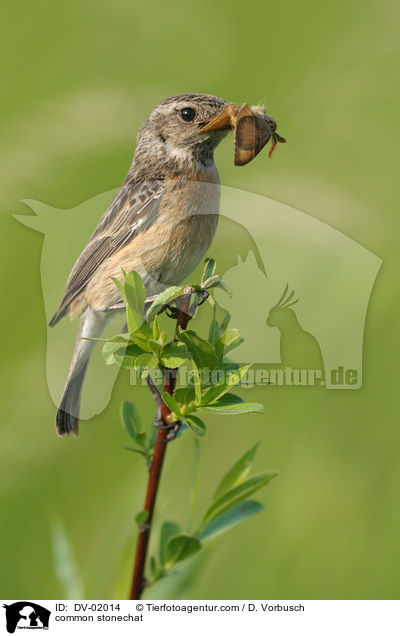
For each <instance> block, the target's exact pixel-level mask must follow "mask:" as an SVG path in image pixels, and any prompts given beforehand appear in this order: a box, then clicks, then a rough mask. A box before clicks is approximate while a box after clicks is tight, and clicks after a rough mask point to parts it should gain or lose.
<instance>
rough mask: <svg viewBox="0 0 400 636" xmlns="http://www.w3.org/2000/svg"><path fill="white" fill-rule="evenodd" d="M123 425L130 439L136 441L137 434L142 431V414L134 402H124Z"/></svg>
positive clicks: (122, 410)
mask: <svg viewBox="0 0 400 636" xmlns="http://www.w3.org/2000/svg"><path fill="white" fill-rule="evenodd" d="M121 419H122V424H123V426H124V428H125V430H126V432H127V433H128V435H129V437H130V438H131V439H133V440H134V441H136V436H137V434H138V433H139V432H140V431H141V430H142V428H143V426H142V422H141V419H140V414H139V412H138V410H137V408H136V407H135V405H134V404H132V402H129V401H128V400H124V402H122V407H121Z"/></svg>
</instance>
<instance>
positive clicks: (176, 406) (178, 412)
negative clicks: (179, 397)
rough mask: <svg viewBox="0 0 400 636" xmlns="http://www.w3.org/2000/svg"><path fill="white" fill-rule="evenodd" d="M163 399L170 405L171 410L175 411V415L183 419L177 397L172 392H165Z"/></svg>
mask: <svg viewBox="0 0 400 636" xmlns="http://www.w3.org/2000/svg"><path fill="white" fill-rule="evenodd" d="M161 397H162V399H163V400H164V402H165V404H166V405H167V406H168V408H169V409H170V411H172V412H173V413H175V415H176V416H177V417H178V418H179V419H181V418H182V417H183V414H182V411H181V410H180V408H179V404H178V402H177V401H176V400H175V398H174V397H173V396H172V395H171V394H170V393H163V394H162V396H161Z"/></svg>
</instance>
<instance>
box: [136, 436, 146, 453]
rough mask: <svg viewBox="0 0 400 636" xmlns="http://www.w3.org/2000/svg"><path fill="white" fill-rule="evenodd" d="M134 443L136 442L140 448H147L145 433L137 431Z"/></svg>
mask: <svg viewBox="0 0 400 636" xmlns="http://www.w3.org/2000/svg"><path fill="white" fill-rule="evenodd" d="M136 444H138V445H139V446H141V447H142V448H144V449H146V448H147V436H146V433H143V432H141V433H138V434H137V435H136Z"/></svg>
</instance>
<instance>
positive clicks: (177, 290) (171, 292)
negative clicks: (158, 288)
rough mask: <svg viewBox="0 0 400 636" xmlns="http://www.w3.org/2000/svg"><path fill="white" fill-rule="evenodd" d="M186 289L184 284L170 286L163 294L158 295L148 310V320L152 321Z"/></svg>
mask: <svg viewBox="0 0 400 636" xmlns="http://www.w3.org/2000/svg"><path fill="white" fill-rule="evenodd" d="M184 289H185V287H184V286H182V285H181V286H179V287H168V289H165V290H164V291H163V292H161V294H159V295H158V296H157V298H156V299H155V300H154V301H153V303H152V304H151V305H150V307H149V309H148V311H147V320H149V321H150V322H151V320H152V319H153V318H154V317H155V316H156V315H157V314H158V312H159V311H160V310H161V309H163V308H164V306H165V305H167V304H168V303H170V302H171V301H172V300H175V298H178V296H180V295H181V294H182V292H183V290H184Z"/></svg>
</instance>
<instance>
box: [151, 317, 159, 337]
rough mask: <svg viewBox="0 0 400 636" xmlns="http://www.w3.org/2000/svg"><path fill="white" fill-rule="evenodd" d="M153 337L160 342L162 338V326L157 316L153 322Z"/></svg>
mask: <svg viewBox="0 0 400 636" xmlns="http://www.w3.org/2000/svg"><path fill="white" fill-rule="evenodd" d="M153 337H154V340H158V339H159V337H160V326H159V324H158V316H155V318H154V322H153Z"/></svg>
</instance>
